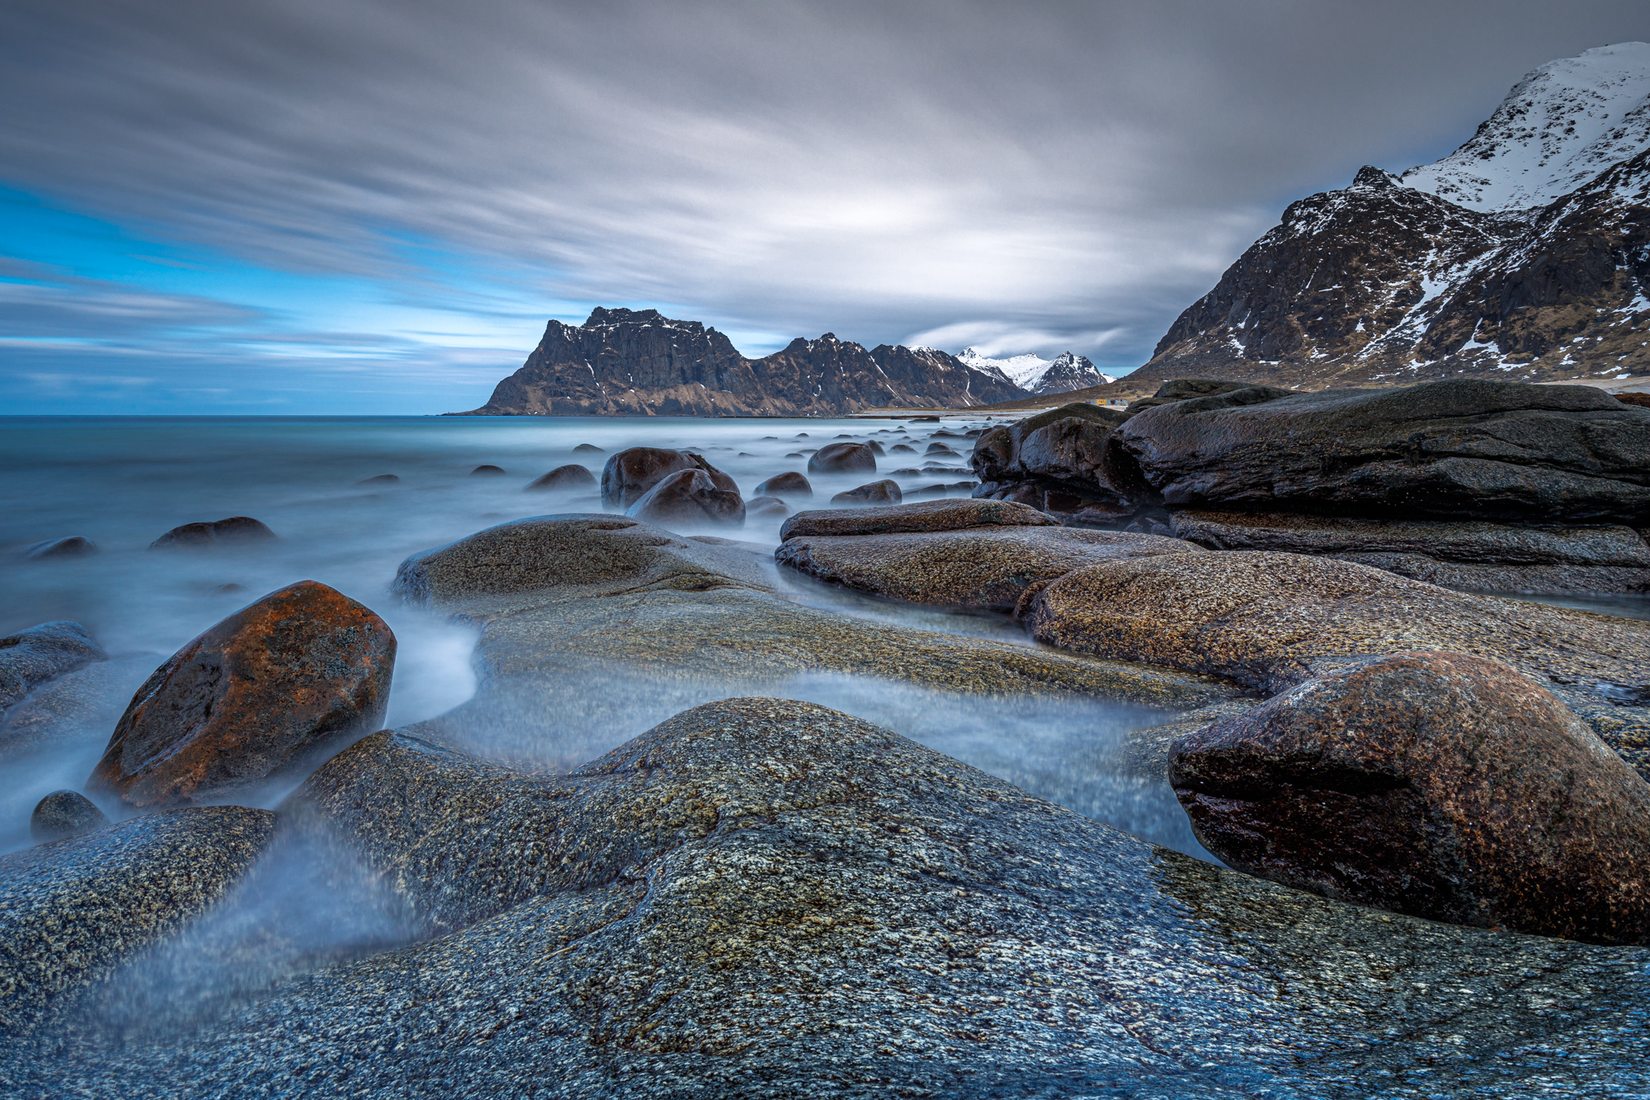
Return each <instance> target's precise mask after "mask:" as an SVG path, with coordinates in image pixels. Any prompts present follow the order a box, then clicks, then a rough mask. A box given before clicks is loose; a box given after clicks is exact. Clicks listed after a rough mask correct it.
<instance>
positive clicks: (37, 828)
mask: <svg viewBox="0 0 1650 1100" xmlns="http://www.w3.org/2000/svg"><path fill="white" fill-rule="evenodd" d="M108 823H109V819H108V817H107V816H105V815H104V813H103V811H102V810H100V809H98V808H97V807H96V806H95V805H93V804H92V800H91V799H89V798H87V797H86V796H85V795H83V794H81V793H79V792H78V791H53V792H52V793H51V794H49V795H47V796H46V797H45V798H42V799H41V800H40V801H39V802H37V803H36V804H35V807H34V813H32V814H30V815H29V835H31V836H32V837H34V839H35V841H36V842H38V843H44V842H46V841H50V840H63V839H65V838H66V837H71V836H79V835H80V834H82V833H89V832H91V831H92V830H93V829H101V828H102V827H103V826H105V825H107V824H108Z"/></svg>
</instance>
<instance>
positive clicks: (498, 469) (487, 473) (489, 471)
mask: <svg viewBox="0 0 1650 1100" xmlns="http://www.w3.org/2000/svg"><path fill="white" fill-rule="evenodd" d="M470 476H471V477H503V476H504V467H502V466H494V465H493V464H492V463H491V462H483V463H482V464H481V465H480V466H477V467H476V468H475V469H473V470H471V471H470Z"/></svg>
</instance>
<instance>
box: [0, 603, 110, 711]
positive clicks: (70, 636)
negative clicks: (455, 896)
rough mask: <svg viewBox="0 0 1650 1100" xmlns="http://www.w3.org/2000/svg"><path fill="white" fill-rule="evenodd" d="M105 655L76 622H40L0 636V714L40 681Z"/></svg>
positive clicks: (19, 700)
mask: <svg viewBox="0 0 1650 1100" xmlns="http://www.w3.org/2000/svg"><path fill="white" fill-rule="evenodd" d="M107 656H108V655H107V654H106V653H104V652H103V649H102V647H100V646H99V645H98V644H97V643H96V642H94V641H93V640H92V637H91V635H90V634H87V633H86V628H85V627H83V626H81V625H80V624H79V623H71V622H67V621H58V622H50V623H41V624H40V625H39V626H31V627H29V629H27V630H22V631H19V632H17V633H16V634H10V635H7V636H6V637H4V638H0V715H4V714H5V712H6V711H8V710H10V709H11V708H12V707H13V706H15V705H16V704H18V703H19V702H21V701H22V699H23V697H24V696H25V695H27V694H29V692H31V691H33V690H34V689H35V688H37V687H39V686H40V685H41V684H44V683H46V682H47V681H49V680H51V679H53V678H55V677H58V676H61V675H63V674H64V673H66V672H72V671H74V670H75V669H77V668H79V667H81V666H82V665H86V664H90V663H91V662H93V661H101V660H104V659H105V658H106V657H107Z"/></svg>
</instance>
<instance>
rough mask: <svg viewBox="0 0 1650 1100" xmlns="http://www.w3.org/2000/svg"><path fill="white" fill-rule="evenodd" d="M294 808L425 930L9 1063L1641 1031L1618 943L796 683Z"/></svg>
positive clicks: (1397, 1092) (640, 1060)
mask: <svg viewBox="0 0 1650 1100" xmlns="http://www.w3.org/2000/svg"><path fill="white" fill-rule="evenodd" d="M193 812H205V811H193ZM292 812H293V814H294V815H295V820H298V821H300V822H301V823H302V824H303V826H304V827H305V828H324V829H328V830H330V831H333V832H334V833H335V834H336V835H337V836H338V837H340V838H341V839H342V841H343V842H345V843H348V844H350V845H352V846H354V847H355V848H356V849H357V850H358V851H360V852H361V853H362V855H363V858H365V859H366V860H368V861H369V863H370V864H371V865H372V866H375V867H378V868H380V869H381V871H382V873H383V877H384V880H385V881H386V882H388V883H390V884H392V885H393V886H394V888H395V889H396V890H398V891H400V892H401V893H402V894H403V896H404V897H406V898H407V899H408V900H409V902H410V903H412V904H413V905H414V906H415V907H417V909H418V910H419V912H420V913H422V914H423V915H424V916H425V917H426V919H427V920H428V922H429V924H430V926H431V927H432V928H434V929H442V928H445V929H449V931H447V932H446V934H445V935H442V936H440V937H439V938H435V939H432V940H430V941H429V942H427V943H423V944H419V945H414V946H411V947H407V948H403V949H400V950H396V951H391V952H386V953H383V954H380V955H378V956H375V957H373V958H370V959H366V960H363V961H360V962H353V963H348V964H345V965H341V966H337V967H333V968H329V969H326V970H322V971H320V972H318V973H316V974H314V975H311V976H308V977H304V978H300V979H297V980H292V981H288V982H284V983H281V984H279V985H277V986H275V987H274V988H273V989H272V990H270V992H269V994H268V995H267V996H266V997H264V998H262V999H261V1000H259V1001H258V1002H257V1003H254V1004H251V1005H249V1006H245V1007H242V1008H239V1009H237V1010H235V1011H233V1012H232V1013H230V1014H228V1015H227V1016H225V1017H222V1018H220V1019H216V1020H214V1021H212V1023H211V1024H210V1026H208V1027H206V1028H204V1029H198V1030H196V1031H195V1032H193V1033H192V1034H190V1035H189V1037H188V1038H187V1040H186V1041H183V1042H180V1041H178V1040H177V1039H176V1038H175V1037H171V1038H166V1037H163V1038H159V1039H157V1038H155V1037H152V1036H151V1037H148V1038H147V1039H146V1041H143V1042H120V1040H119V1038H118V1037H113V1038H111V1037H103V1036H100V1035H99V1034H98V1033H97V1032H96V1031H95V1030H86V1029H77V1030H75V1031H72V1032H68V1033H66V1034H65V1035H64V1036H62V1037H54V1039H53V1040H52V1042H53V1043H54V1044H55V1045H54V1046H53V1047H52V1048H51V1049H52V1051H53V1052H54V1053H55V1054H56V1057H55V1058H45V1057H42V1050H41V1049H40V1048H37V1047H33V1046H32V1045H31V1044H27V1043H25V1044H12V1045H11V1046H9V1047H8V1048H6V1049H5V1050H0V1080H3V1081H6V1082H8V1083H9V1084H10V1085H11V1086H12V1087H14V1088H15V1089H17V1090H19V1091H25V1092H27V1091H30V1090H34V1089H39V1088H42V1087H47V1085H48V1083H49V1087H50V1088H52V1089H56V1090H59V1091H69V1092H74V1093H77V1094H89V1095H114V1094H117V1093H118V1092H119V1091H120V1090H121V1088H122V1087H124V1085H125V1084H126V1083H127V1082H129V1081H131V1080H138V1079H141V1080H143V1081H144V1082H145V1083H146V1085H147V1086H148V1087H151V1088H153V1089H155V1090H157V1091H168V1092H179V1091H182V1092H194V1093H202V1094H213V1093H233V1094H237V1095H273V1094H284V1093H291V1092H294V1091H315V1090H317V1089H321V1090H325V1091H335V1092H337V1091H350V1092H358V1093H359V1092H372V1091H378V1092H395V1091H404V1090H406V1089H407V1088H408V1087H409V1086H410V1085H412V1083H415V1082H416V1085H417V1087H418V1088H419V1089H421V1090H431V1089H435V1090H439V1091H441V1092H443V1093H447V1094H451V1095H455V1096H484V1095H494V1094H498V1093H500V1092H510V1091H516V1090H518V1089H519V1087H520V1085H521V1082H522V1081H523V1080H524V1079H528V1078H530V1079H531V1080H532V1081H533V1082H534V1088H535V1090H536V1091H540V1092H542V1093H544V1094H546V1095H557V1096H591V1095H604V1096H632V1095H637V1096H639V1095H650V1096H656V1095H658V1094H659V1090H660V1085H661V1081H668V1082H669V1092H670V1093H671V1094H672V1095H679V1096H727V1095H741V1096H776V1097H777V1096H790V1095H799V1094H807V1095H840V1096H849V1095H853V1096H862V1095H867V1094H876V1093H877V1092H879V1091H883V1092H886V1091H889V1090H898V1092H899V1093H900V1094H903V1095H913V1096H982V1097H983V1096H1001V1095H1117V1094H1124V1095H1144V1096H1164V1097H1167V1096H1186V1095H1199V1096H1223V1097H1224V1096H1230V1097H1238V1096H1253V1095H1268V1094H1270V1095H1286V1096H1309V1095H1310V1096H1325V1095H1369V1094H1371V1093H1375V1094H1379V1095H1383V1096H1404V1097H1409V1096H1417V1097H1419V1096H1433V1095H1437V1094H1439V1093H1453V1094H1457V1095H1460V1094H1469V1095H1470V1094H1482V1095H1494V1094H1496V1093H1497V1092H1504V1091H1506V1090H1509V1089H1511V1090H1517V1089H1519V1088H1522V1087H1524V1086H1525V1085H1527V1084H1528V1083H1529V1081H1530V1076H1531V1073H1532V1067H1534V1066H1539V1067H1541V1073H1542V1078H1541V1080H1542V1083H1543V1087H1544V1088H1547V1089H1549V1090H1556V1091H1559V1092H1565V1091H1580V1092H1586V1091H1594V1092H1603V1093H1609V1092H1621V1091H1624V1090H1625V1091H1628V1092H1630V1091H1631V1090H1632V1089H1633V1088H1634V1087H1636V1086H1635V1084H1634V1083H1635V1082H1637V1081H1638V1080H1639V1064H1640V1059H1641V1058H1642V1056H1643V1053H1644V1050H1645V1041H1644V1039H1643V1029H1644V1025H1645V1022H1646V1020H1647V1018H1650V1012H1647V1010H1646V1009H1645V1008H1644V1005H1645V1004H1646V1003H1650V999H1647V998H1646V993H1647V992H1650V953H1647V952H1645V951H1644V950H1641V949H1632V948H1602V947H1595V946H1589V945H1584V944H1578V943H1573V942H1567V941H1561V940H1551V939H1540V938H1533V937H1524V936H1517V935H1510V934H1496V933H1490V932H1484V931H1479V930H1473V929H1464V928H1456V927H1450V926H1446V925H1440V924H1436V923H1433V922H1428V921H1420V920H1414V919H1410V918H1405V917H1399V916H1394V915H1391V914H1385V913H1380V912H1377V911H1374V910H1369V909H1364V908H1360V907H1354V906H1347V905H1344V904H1341V903H1338V902H1334V901H1330V900H1326V899H1323V898H1319V897H1316V896H1313V895H1310V894H1305V893H1300V892H1296V891H1289V890H1285V889H1282V888H1280V887H1276V886H1273V885H1271V884H1267V883H1264V882H1261V881H1259V880H1256V879H1253V878H1250V877H1247V876H1243V875H1239V874H1235V873H1233V872H1229V871H1223V870H1219V869H1216V868H1214V867H1211V866H1209V865H1207V864H1203V863H1200V862H1197V861H1195V860H1191V859H1189V858H1185V857H1181V856H1176V855H1173V854H1171V853H1166V852H1164V851H1162V850H1161V849H1156V848H1153V847H1151V846H1149V845H1146V844H1143V843H1141V842H1139V841H1136V840H1133V839H1131V838H1128V837H1125V836H1123V835H1122V834H1119V833H1117V832H1115V831H1113V830H1111V829H1108V828H1106V827H1104V826H1101V825H1098V824H1096V823H1094V822H1091V821H1088V820H1085V819H1083V818H1081V817H1079V816H1078V815H1075V814H1072V813H1070V812H1068V811H1064V810H1061V809H1059V808H1057V807H1054V806H1051V805H1049V804H1048V803H1046V802H1042V801H1040V800H1038V799H1035V798H1032V797H1030V796H1028V795H1026V794H1024V793H1023V792H1021V791H1018V790H1016V789H1014V788H1013V787H1011V786H1009V785H1007V784H1005V783H1001V782H999V781H997V780H994V779H991V778H989V777H987V776H985V775H983V774H981V773H979V772H977V771H974V770H973V769H970V768H967V767H965V766H963V765H960V764H957V763H956V762H955V761H952V760H950V759H948V758H946V757H944V756H941V755H939V754H937V753H933V752H931V751H929V750H926V749H923V748H921V747H920V746H917V745H915V744H913V743H912V742H909V741H907V740H905V739H904V738H901V737H899V736H898V735H896V734H893V733H891V732H889V731H887V730H883V729H880V728H878V727H876V726H872V725H869V724H867V723H864V722H860V721H858V720H855V719H852V718H849V717H847V716H846V715H842V714H840V713H836V712H832V711H829V710H826V709H824V708H820V707H816V706H811V705H808V704H802V703H794V702H784V701H779V700H771V699H736V700H728V701H724V702H720V703H716V704H712V705H710V706H705V707H701V708H698V709H696V710H694V711H691V712H688V713H686V714H682V715H680V716H678V717H676V718H673V719H671V720H670V721H668V722H665V723H664V724H662V725H661V726H659V727H658V728H656V729H653V730H651V731H649V732H648V733H646V734H645V735H643V736H641V737H639V738H637V739H636V740H634V741H632V742H630V743H628V744H626V745H624V746H621V747H620V748H619V749H617V750H616V751H614V752H612V753H610V754H609V755H607V756H606V757H604V758H602V759H600V760H597V761H594V762H592V763H590V764H588V765H587V766H585V767H582V768H580V769H578V770H577V771H576V772H575V773H574V774H572V775H568V776H565V777H532V776H524V775H520V774H515V773H509V772H505V771H501V770H500V769H497V768H495V767H492V766H488V765H478V764H476V763H475V762H473V761H468V760H465V759H464V758H462V757H459V756H456V755H454V754H452V753H451V752H448V751H445V750H441V749H436V748H432V747H431V746H428V745H424V744H420V743H419V742H418V741H416V740H414V739H410V738H405V737H394V736H388V735H384V736H376V737H373V738H369V739H368V740H366V741H363V742H361V743H360V744H358V745H357V746H355V747H354V748H352V749H351V750H349V751H348V752H346V753H345V754H343V755H342V756H340V757H338V758H337V759H335V760H334V761H332V762H331V763H329V764H328V765H327V767H326V768H324V769H323V770H322V771H321V772H320V773H318V774H317V775H316V776H315V777H313V778H312V780H311V781H310V783H308V784H306V786H305V788H304V790H303V791H302V792H301V793H300V794H299V795H298V796H297V797H296V798H295V800H294V806H293V808H292ZM116 1044H118V1046H117V1045H116ZM116 1049H118V1050H119V1057H118V1058H115V1057H111V1056H110V1055H111V1053H112V1051H113V1050H116ZM390 1050H393V1051H394V1052H395V1056H394V1057H384V1056H383V1052H384V1051H390ZM65 1054H66V1057H65Z"/></svg>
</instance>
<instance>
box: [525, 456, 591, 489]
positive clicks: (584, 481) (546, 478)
mask: <svg viewBox="0 0 1650 1100" xmlns="http://www.w3.org/2000/svg"><path fill="white" fill-rule="evenodd" d="M595 485H596V475H595V474H593V473H591V472H590V471H589V470H588V469H587V468H586V467H583V466H580V465H579V464H578V463H577V462H569V463H568V464H567V465H565V466H557V467H556V468H555V469H554V470H551V471H550V472H549V473H547V474H541V475H540V476H539V477H537V478H535V479H533V481H531V482H530V483H529V484H528V486H527V488H529V489H533V490H538V489H591V488H595Z"/></svg>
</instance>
